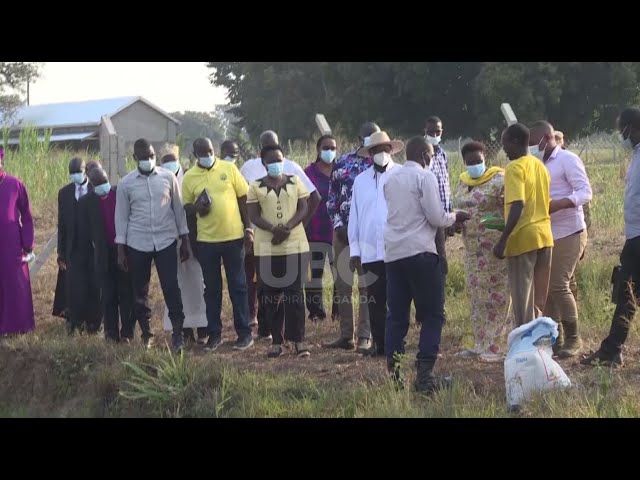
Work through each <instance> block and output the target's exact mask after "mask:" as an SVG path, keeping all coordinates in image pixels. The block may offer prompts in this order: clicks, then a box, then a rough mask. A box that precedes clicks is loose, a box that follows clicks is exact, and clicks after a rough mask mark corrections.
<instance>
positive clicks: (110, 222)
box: [100, 189, 116, 247]
mask: <svg viewBox="0 0 640 480" xmlns="http://www.w3.org/2000/svg"><path fill="white" fill-rule="evenodd" d="M100 211H101V212H102V221H103V222H104V232H105V234H106V235H107V245H109V246H110V247H113V246H115V244H116V241H115V240H116V192H115V191H113V189H112V190H111V191H110V192H109V193H108V194H107V196H106V197H104V198H100Z"/></svg>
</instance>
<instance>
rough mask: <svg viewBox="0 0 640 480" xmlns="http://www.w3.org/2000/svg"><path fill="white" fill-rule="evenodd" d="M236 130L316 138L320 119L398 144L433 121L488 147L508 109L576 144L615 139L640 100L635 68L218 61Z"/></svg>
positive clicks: (217, 77) (639, 68) (215, 80)
mask: <svg viewBox="0 0 640 480" xmlns="http://www.w3.org/2000/svg"><path fill="white" fill-rule="evenodd" d="M209 67H210V68H211V69H212V73H211V76H210V80H211V83H212V84H214V85H216V86H221V87H225V88H227V90H228V100H229V103H230V104H231V105H232V108H231V112H232V113H233V114H234V116H235V117H236V120H237V121H236V124H237V126H239V127H242V128H245V129H246V131H247V132H248V134H249V135H250V136H251V137H252V138H255V137H256V136H257V135H259V133H260V132H261V131H263V130H265V129H273V130H275V131H276V132H278V134H279V135H280V138H281V139H282V140H283V141H286V140H297V139H302V140H306V139H310V138H313V137H314V136H316V135H317V131H316V127H315V123H314V121H313V116H314V114H315V113H324V114H325V116H326V117H327V120H328V121H329V123H330V124H331V126H332V127H333V128H334V129H335V130H338V131H339V132H341V133H344V134H347V135H350V136H355V135H356V134H357V130H358V128H359V126H360V125H361V124H362V123H363V122H364V121H367V120H371V121H375V122H377V123H379V124H380V125H382V126H383V128H385V129H386V130H388V131H390V132H392V133H393V134H395V135H399V136H409V135H415V134H419V133H422V131H423V128H424V121H425V119H426V118H427V117H428V116H430V115H438V116H439V117H441V118H442V119H443V122H444V124H445V129H446V132H447V135H449V136H472V137H475V138H478V139H486V138H489V137H490V135H491V133H492V132H495V131H496V130H500V129H502V128H504V126H505V122H504V119H503V117H502V114H501V112H500V104H502V103H504V102H507V103H510V104H511V106H512V107H513V109H514V111H515V113H516V116H517V117H518V119H519V120H520V121H522V122H525V123H528V122H533V121H535V120H540V119H546V120H548V121H550V122H551V123H552V124H554V125H555V126H557V128H559V129H561V130H563V131H564V132H566V133H567V134H568V135H571V136H576V135H581V134H587V133H590V132H593V131H596V130H612V129H613V125H614V121H615V118H616V116H617V115H618V113H619V111H620V110H621V109H622V108H624V107H626V106H628V105H637V104H638V101H639V100H640V87H639V85H640V64H639V63H636V62H525V63H517V62H510V63H505V62H414V63H409V62H271V63H268V62H233V63H222V62H211V63H209Z"/></svg>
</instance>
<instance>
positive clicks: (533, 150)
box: [529, 144, 547, 160]
mask: <svg viewBox="0 0 640 480" xmlns="http://www.w3.org/2000/svg"><path fill="white" fill-rule="evenodd" d="M545 148H547V146H546V145H545V146H544V148H543V149H542V150H540V145H539V144H538V145H532V146H530V147H529V154H530V155H533V156H534V157H536V158H537V159H538V160H544V150H545Z"/></svg>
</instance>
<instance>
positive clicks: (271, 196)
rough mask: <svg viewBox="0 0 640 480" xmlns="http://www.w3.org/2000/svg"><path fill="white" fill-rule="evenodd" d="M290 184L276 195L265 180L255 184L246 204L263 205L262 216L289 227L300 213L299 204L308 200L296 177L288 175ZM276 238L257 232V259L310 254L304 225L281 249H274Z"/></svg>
mask: <svg viewBox="0 0 640 480" xmlns="http://www.w3.org/2000/svg"><path fill="white" fill-rule="evenodd" d="M287 177H288V180H287V183H285V185H284V186H283V187H282V188H281V189H280V192H278V193H277V194H276V192H275V190H273V189H272V188H269V187H267V185H266V184H265V183H264V182H263V180H262V179H260V180H256V181H255V182H253V183H252V184H251V186H250V187H249V193H248V194H247V203H258V204H260V210H261V212H260V215H262V218H264V219H265V220H266V221H267V222H269V223H270V224H272V225H280V224H283V225H284V224H286V223H287V222H288V221H289V220H291V219H292V218H293V216H294V215H295V214H296V210H297V209H298V200H299V199H301V198H308V197H309V191H308V190H307V188H306V187H305V186H304V184H303V183H302V182H301V181H300V179H299V178H298V177H297V176H295V175H287ZM272 238H273V234H272V233H271V232H269V231H267V230H262V229H261V228H256V232H255V238H254V241H253V253H254V254H255V255H256V256H258V257H266V256H278V255H294V254H297V253H305V252H308V251H309V242H308V241H307V234H306V232H305V231H304V227H303V226H302V223H299V224H298V225H296V226H295V228H294V229H293V230H291V234H290V235H289V237H288V238H287V239H286V240H285V241H284V242H282V243H281V244H280V245H273V244H272V243H271V239H272Z"/></svg>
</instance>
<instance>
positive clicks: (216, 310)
mask: <svg viewBox="0 0 640 480" xmlns="http://www.w3.org/2000/svg"><path fill="white" fill-rule="evenodd" d="M196 258H197V259H198V262H200V267H201V268H202V276H203V277H204V303H205V305H206V307H207V330H208V333H209V336H213V337H219V336H220V335H222V319H221V314H222V269H221V265H220V260H222V262H223V263H224V271H225V273H226V276H227V287H228V289H229V297H230V298H231V305H232V306H233V326H234V327H235V330H236V333H237V334H238V338H240V339H244V338H246V337H249V336H251V328H250V327H249V303H248V294H247V278H246V276H245V273H244V240H242V239H241V240H233V241H230V242H219V243H208V242H198V244H197V248H196Z"/></svg>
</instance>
